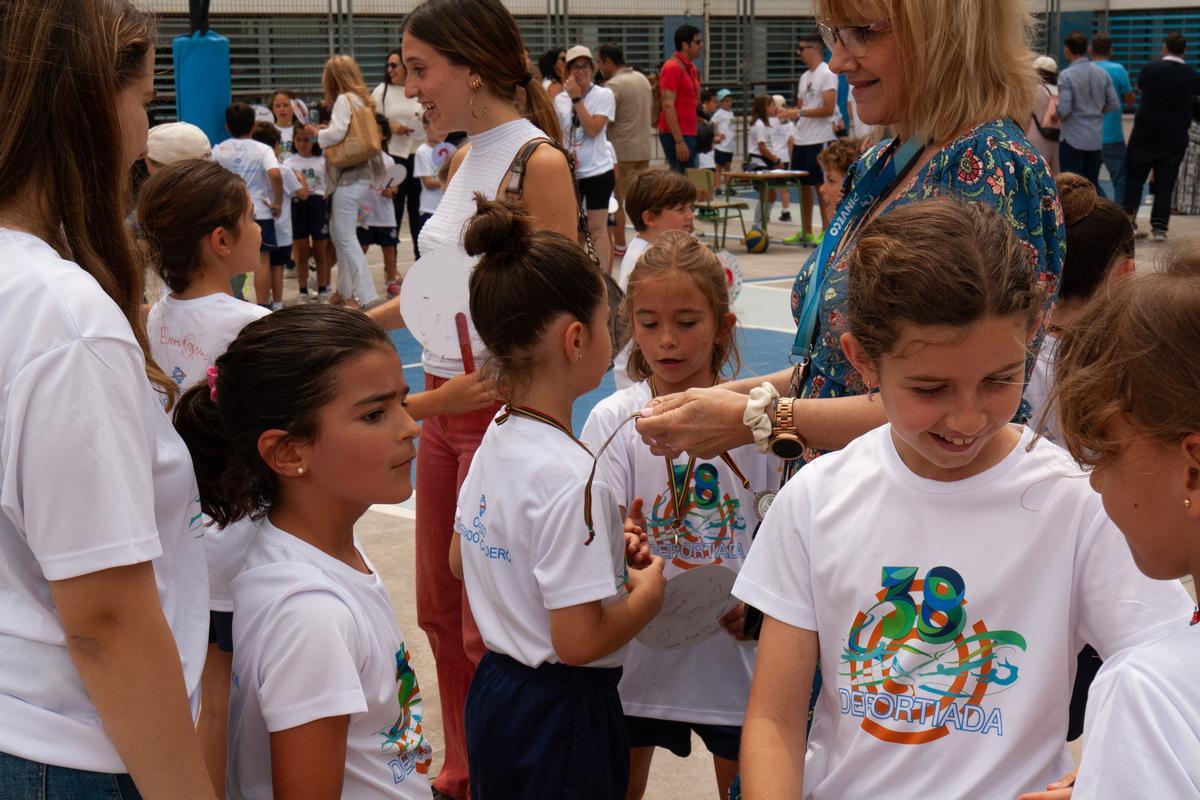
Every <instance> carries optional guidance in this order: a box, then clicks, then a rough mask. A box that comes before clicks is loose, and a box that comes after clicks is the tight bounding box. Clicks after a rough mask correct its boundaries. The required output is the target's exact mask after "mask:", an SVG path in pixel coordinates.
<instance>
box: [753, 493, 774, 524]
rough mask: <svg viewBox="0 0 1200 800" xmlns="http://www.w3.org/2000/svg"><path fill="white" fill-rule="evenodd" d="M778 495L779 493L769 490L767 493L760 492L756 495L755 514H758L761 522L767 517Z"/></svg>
mask: <svg viewBox="0 0 1200 800" xmlns="http://www.w3.org/2000/svg"><path fill="white" fill-rule="evenodd" d="M776 494H778V493H777V492H773V491H771V490H769V489H768V490H767V491H765V492H759V493H757V494H756V495H754V513H756V514H758V518H759V519H760V520H761V519H762V518H763V517H765V516H767V511H768V510H769V509H770V508H771V503H773V502H775V495H776Z"/></svg>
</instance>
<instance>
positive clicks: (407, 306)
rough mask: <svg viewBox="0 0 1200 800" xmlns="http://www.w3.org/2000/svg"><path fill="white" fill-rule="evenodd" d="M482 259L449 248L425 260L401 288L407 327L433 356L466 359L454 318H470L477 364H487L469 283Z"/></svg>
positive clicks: (469, 327) (405, 280)
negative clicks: (472, 320) (477, 263)
mask: <svg viewBox="0 0 1200 800" xmlns="http://www.w3.org/2000/svg"><path fill="white" fill-rule="evenodd" d="M478 261H479V259H478V258H475V257H474V256H468V255H467V254H466V253H465V252H463V251H462V250H460V249H459V248H457V247H446V248H443V249H441V250H436V251H434V252H432V253H427V254H425V255H423V256H421V258H420V259H418V260H417V262H416V263H415V264H413V265H412V268H411V269H409V271H408V274H407V275H405V276H404V283H402V284H401V285H400V313H401V315H402V316H403V317H404V324H405V326H406V327H407V328H408V329H409V330H410V331H411V332H412V335H413V336H414V337H416V339H417V341H418V342H420V343H421V346H422V347H424V348H425V349H426V350H428V351H429V352H431V353H433V354H434V355H436V356H440V357H442V358H449V359H460V358H462V350H461V349H460V348H459V345H458V329H457V328H456V327H455V325H454V315H455V314H457V313H459V312H460V311H461V312H463V313H464V314H466V315H467V327H468V330H469V331H470V334H471V352H472V353H473V354H474V355H475V356H476V358H475V364H476V366H479V365H481V364H482V363H483V358H484V357H485V356H486V354H487V348H486V347H484V345H483V340H482V339H480V338H479V332H478V331H476V330H475V324H474V323H473V322H471V308H470V290H469V288H468V287H469V281H470V278H471V270H473V269H475V264H476V262H478Z"/></svg>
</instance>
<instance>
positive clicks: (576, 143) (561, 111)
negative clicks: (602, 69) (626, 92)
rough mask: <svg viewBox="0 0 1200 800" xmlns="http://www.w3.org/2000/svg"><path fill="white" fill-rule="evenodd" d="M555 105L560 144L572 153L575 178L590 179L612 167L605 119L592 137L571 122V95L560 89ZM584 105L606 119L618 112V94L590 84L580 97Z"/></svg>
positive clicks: (610, 118) (610, 119) (588, 110)
mask: <svg viewBox="0 0 1200 800" xmlns="http://www.w3.org/2000/svg"><path fill="white" fill-rule="evenodd" d="M554 107H555V109H556V110H557V111H558V122H559V125H560V126H561V127H562V132H563V144H564V145H566V147H567V148H568V149H569V150H571V152H572V153H574V154H575V177H577V178H591V177H594V176H596V175H603V174H604V173H606V172H608V171H609V170H611V169H612V168H613V159H612V156H611V155H609V151H608V147H607V146H606V145H607V144H608V136H607V133H608V122H605V123H604V126H603V127H602V128H600V132H599V133H597V134H596V135H595V136H588V135H586V134H585V133H584V131H583V126H582V125H580V126H575V127H572V125H571V118H572V113H571V112H572V108H571V98H570V97H568V96H567V93H566V92H559V93H558V94H557V95H555V97H554ZM583 107H584V108H585V109H587V112H588V113H589V114H591V115H592V116H601V117H605V118H606V119H607V120H608V121H609V122H611V121H612V118H613V115H615V114H616V113H617V96H616V95H614V94H613V93H612V89H606V88H605V87H603V86H595V85H593V86H592V87H591V88H590V89H588V90H587V93H586V94H584V96H583Z"/></svg>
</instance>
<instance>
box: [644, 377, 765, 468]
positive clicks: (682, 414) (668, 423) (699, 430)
mask: <svg viewBox="0 0 1200 800" xmlns="http://www.w3.org/2000/svg"><path fill="white" fill-rule="evenodd" d="M746 399H747V398H746V395H745V394H742V393H741V392H734V391H730V390H729V389H724V388H722V387H720V386H713V387H710V388H704V389H688V390H687V391H685V392H680V393H678V394H669V395H663V396H662V397H656V398H654V399H653V400H651V401H650V404H649V405H648V406H647V407H646V409H645V410H644V411H643V412H642V418H641V419H639V420H638V421H637V429H638V433H640V434H641V435H642V439H643V440H644V441H645V442H646V444H647V445H649V446H650V452H652V453H654V454H655V455H658V456H666V457H668V458H675V457H676V456H678V455H679V454H680V453H688V454H689V455H693V456H696V457H698V458H715V457H716V456H719V455H720V454H721V453H724V452H726V451H728V450H733V449H734V448H737V447H741V446H742V445H746V444H753V443H754V437H753V435H752V434H751V432H750V429H749V428H747V427H746V425H745V423H743V422H742V412H744V411H745V409H746Z"/></svg>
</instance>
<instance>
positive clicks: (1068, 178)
mask: <svg viewBox="0 0 1200 800" xmlns="http://www.w3.org/2000/svg"><path fill="white" fill-rule="evenodd" d="M1054 182H1055V183H1057V184H1058V199H1059V202H1060V203H1061V204H1062V210H1063V221H1064V222H1065V223H1066V224H1067V225H1074V224H1075V223H1076V222H1079V220H1081V219H1084V218H1085V217H1088V216H1090V215H1091V213H1092V212H1093V211H1095V210H1096V203H1097V202H1099V200H1100V196H1099V195H1098V194H1097V193H1096V187H1095V186H1093V185H1092V182H1091V181H1089V180H1088V179H1087V178H1085V177H1083V176H1082V175H1076V174H1075V173H1073V172H1063V173H1060V174H1059V175H1058V176H1057V177H1055V179H1054Z"/></svg>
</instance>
